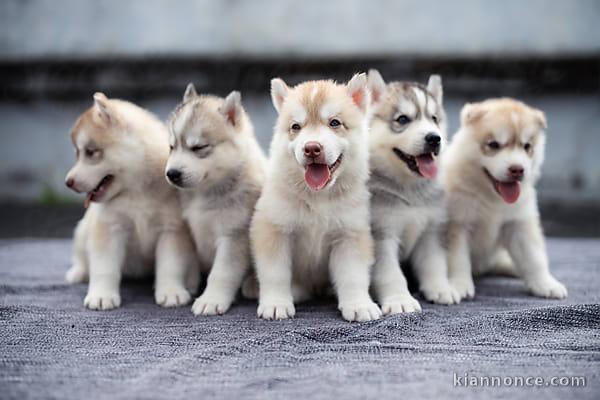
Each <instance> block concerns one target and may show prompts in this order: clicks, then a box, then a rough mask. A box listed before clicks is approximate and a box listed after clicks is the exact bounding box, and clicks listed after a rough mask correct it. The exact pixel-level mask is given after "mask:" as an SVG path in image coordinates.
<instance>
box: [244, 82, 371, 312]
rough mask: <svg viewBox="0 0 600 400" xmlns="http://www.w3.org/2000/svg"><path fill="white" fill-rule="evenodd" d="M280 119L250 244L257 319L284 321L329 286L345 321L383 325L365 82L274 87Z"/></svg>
mask: <svg viewBox="0 0 600 400" xmlns="http://www.w3.org/2000/svg"><path fill="white" fill-rule="evenodd" d="M271 97H272V99H273V104H274V106H275V109H276V110H277V111H278V113H279V116H278V118H277V122H276V124H275V132H274V134H273V139H272V142H271V151H270V160H269V162H270V164H269V168H268V172H267V174H268V175H267V180H266V182H265V186H264V189H263V193H262V195H261V197H260V199H259V200H258V203H257V205H256V212H255V214H254V217H253V219H252V225H251V231H250V237H251V242H252V248H253V253H254V257H255V262H256V272H257V278H258V283H259V306H258V311H257V312H258V315H259V317H261V318H265V319H284V318H290V317H293V316H294V315H295V307H294V303H296V302H301V301H304V300H307V299H309V298H311V297H312V296H314V295H317V294H319V293H323V292H325V291H326V290H327V288H328V287H329V286H330V284H332V285H333V290H334V292H335V294H336V295H337V299H338V308H339V310H340V311H341V313H342V316H343V318H344V319H346V320H348V321H368V320H374V319H377V318H380V316H381V311H380V309H379V307H378V306H377V305H376V304H375V303H374V302H373V301H372V300H371V297H370V295H369V270H370V266H371V264H372V262H373V243H372V238H371V232H370V227H369V192H368V188H367V179H368V174H369V166H368V156H369V154H368V111H369V91H368V88H367V80H366V76H365V74H359V75H355V76H354V77H353V78H352V79H351V80H350V81H349V82H348V84H345V85H342V84H336V83H335V82H333V81H309V82H304V83H301V84H299V85H297V86H295V87H288V86H287V85H286V83H285V82H284V81H283V80H281V79H273V80H272V81H271Z"/></svg>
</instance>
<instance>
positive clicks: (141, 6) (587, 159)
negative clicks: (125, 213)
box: [0, 0, 600, 237]
mask: <svg viewBox="0 0 600 400" xmlns="http://www.w3.org/2000/svg"><path fill="white" fill-rule="evenodd" d="M599 20H600V2H599V1H596V0H570V1H567V0H564V1H561V0H556V1H553V0H527V1H522V0H504V1H484V0H453V1H442V0H440V1H432V0H418V1H417V0H414V1H411V0H396V1H392V0H387V1H386V0H370V1H366V0H364V1H358V0H329V1H323V0H305V1H291V0H281V1H277V0H253V1H250V0H247V1H242V0H222V1H211V0H179V1H169V0H128V1H118V0H27V1H22V0H2V2H0V237H23V236H28V237H36V236H40V237H50V236H52V237H61V236H69V235H71V233H72V229H73V227H74V223H75V221H76V220H77V219H78V218H79V217H80V216H81V214H82V212H83V207H82V205H81V204H82V198H80V197H77V196H75V195H73V194H71V193H70V192H68V191H67V190H66V189H65V187H64V184H63V179H64V176H65V174H66V172H67V170H68V169H69V167H70V165H71V164H72V163H73V161H74V154H73V149H72V146H71V143H70V139H69V130H70V128H71V125H72V124H73V122H74V121H75V119H76V118H77V116H78V115H79V114H80V113H81V112H83V111H84V110H85V109H86V108H87V107H89V106H90V105H91V104H92V94H93V93H94V92H95V91H102V92H104V93H106V94H107V95H108V96H109V97H119V98H123V99H126V100H130V101H133V102H136V103H138V104H140V105H141V106H143V107H145V108H148V109H149V110H151V111H153V112H155V113H156V114H158V115H159V116H160V117H161V118H163V119H164V118H166V117H167V116H168V114H169V112H170V111H171V110H172V109H173V108H174V107H175V105H176V104H177V103H178V102H179V100H180V99H181V96H182V94H183V91H184V88H185V86H186V84H187V83H188V82H194V84H195V85H196V88H197V89H198V91H200V92H203V93H213V94H217V95H226V94H227V93H228V92H229V91H231V90H233V89H237V90H240V91H241V92H242V97H243V102H244V105H245V107H246V109H247V111H248V112H249V114H250V116H251V118H252V120H253V122H254V124H255V128H256V133H257V136H258V138H259V140H260V142H261V144H262V145H263V146H265V148H266V146H267V145H268V143H269V142H270V137H271V133H272V125H273V122H274V119H275V111H274V109H273V107H272V105H271V101H270V97H269V95H268V90H269V81H270V79H271V78H272V77H275V76H280V77H282V78H283V79H285V80H286V81H287V82H288V83H291V84H295V83H298V82H300V81H303V80H306V79H316V78H334V79H337V80H340V81H344V80H347V79H348V78H349V77H350V76H351V75H352V73H354V72H357V71H366V70H368V69H369V68H378V69H379V70H380V71H381V73H382V74H383V76H384V78H386V79H387V80H417V81H421V82H425V81H426V79H427V77H428V75H429V74H431V73H437V74H441V75H442V78H443V82H444V90H445V106H446V109H447V112H448V116H449V119H450V131H451V133H452V132H454V131H455V130H456V128H457V126H458V113H459V110H460V108H461V107H462V105H463V104H464V103H465V102H467V101H478V100H482V99H484V98H486V97H492V96H513V97H517V98H519V99H522V100H524V101H526V102H528V103H530V104H531V105H533V106H536V107H539V108H541V109H542V110H544V111H545V112H546V114H547V118H548V122H549V129H548V146H547V155H546V163H545V167H544V174H543V178H542V180H541V182H540V184H539V193H540V203H541V206H542V216H543V224H544V227H545V229H546V232H547V233H548V234H549V235H552V236H600V128H599V123H600V25H599V24H598V21H599Z"/></svg>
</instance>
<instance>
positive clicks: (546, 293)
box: [527, 275, 567, 299]
mask: <svg viewBox="0 0 600 400" xmlns="http://www.w3.org/2000/svg"><path fill="white" fill-rule="evenodd" d="M527 287H528V288H529V290H530V291H531V293H532V294H533V295H534V296H538V297H546V298H549V299H564V298H565V297H567V288H566V287H565V285H563V284H562V283H560V282H559V281H558V280H556V278H554V277H553V276H552V275H548V276H546V277H543V278H538V279H536V280H532V281H529V282H527Z"/></svg>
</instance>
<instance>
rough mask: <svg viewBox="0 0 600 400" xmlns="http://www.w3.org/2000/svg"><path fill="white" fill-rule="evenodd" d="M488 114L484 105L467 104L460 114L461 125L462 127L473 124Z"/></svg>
mask: <svg viewBox="0 0 600 400" xmlns="http://www.w3.org/2000/svg"><path fill="white" fill-rule="evenodd" d="M486 112H487V111H486V109H485V108H484V105H483V104H482V103H467V104H465V105H464V106H463V108H462V110H461V112H460V120H461V123H462V125H469V124H472V123H473V122H475V121H477V120H479V119H481V117H483V116H484V115H485V113H486Z"/></svg>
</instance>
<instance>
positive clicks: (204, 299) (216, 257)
mask: <svg viewBox="0 0 600 400" xmlns="http://www.w3.org/2000/svg"><path fill="white" fill-rule="evenodd" d="M168 125H169V130H170V145H171V155H170V156H169V160H168V163H167V167H166V177H167V180H168V181H169V183H171V184H172V185H173V186H175V187H177V188H178V189H179V193H180V196H181V202H182V206H183V215H184V218H185V220H186V222H187V224H188V225H189V227H190V230H191V232H192V235H193V239H194V242H195V244H196V250H197V253H198V257H199V259H200V264H201V268H202V270H203V271H205V272H208V271H210V274H209V275H208V281H207V284H206V289H205V290H204V292H203V293H202V295H201V296H200V297H198V298H197V299H196V301H195V302H194V305H193V306H192V311H193V313H194V314H196V315H214V314H223V313H225V312H226V311H227V310H228V309H229V307H230V306H231V303H232V302H233V301H234V299H235V296H236V293H237V291H238V289H239V288H240V285H241V281H242V279H243V278H244V276H245V274H246V272H247V270H248V267H249V265H250V244H249V239H248V229H249V225H250V218H251V216H252V212H253V210H254V205H255V203H256V201H257V199H258V197H259V196H260V191H261V187H262V184H263V180H264V171H265V168H266V162H267V161H266V158H265V156H264V154H263V152H262V150H261V149H260V147H259V145H258V142H257V141H256V138H255V136H254V129H253V127H252V123H251V122H250V119H249V118H248V116H247V114H246V112H245V111H244V108H243V107H242V103H241V97H240V93H239V92H231V93H230V94H229V95H228V96H227V97H226V98H225V99H222V98H218V97H214V96H204V95H203V96H198V95H197V94H196V91H195V89H194V87H193V85H192V84H190V85H188V88H187V90H186V92H185V94H184V98H183V102H182V103H181V104H180V105H179V106H178V107H177V109H176V110H175V111H174V112H173V114H172V116H171V118H170V120H169V124H168Z"/></svg>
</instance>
